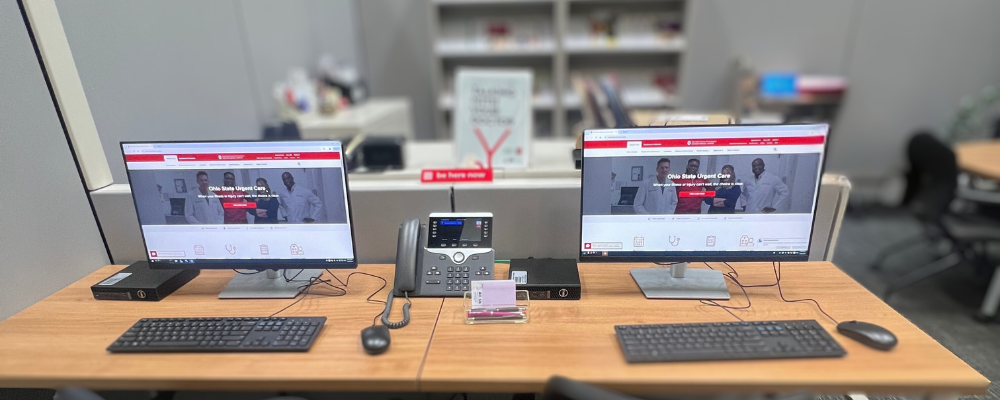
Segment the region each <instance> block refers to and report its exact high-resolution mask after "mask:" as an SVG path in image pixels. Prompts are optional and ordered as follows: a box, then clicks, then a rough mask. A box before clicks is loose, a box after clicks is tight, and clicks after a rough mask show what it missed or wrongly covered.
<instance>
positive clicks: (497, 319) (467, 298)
mask: <svg viewBox="0 0 1000 400" xmlns="http://www.w3.org/2000/svg"><path fill="white" fill-rule="evenodd" d="M514 293H515V300H516V301H515V304H514V306H504V307H494V306H477V307H473V306H472V293H471V292H465V295H464V299H463V303H464V305H465V323H466V324H470V325H471V324H523V323H527V322H528V310H529V307H528V306H529V303H530V301H529V299H528V291H527V290H517V291H515V292H514Z"/></svg>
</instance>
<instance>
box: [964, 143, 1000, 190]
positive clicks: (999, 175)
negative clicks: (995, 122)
mask: <svg viewBox="0 0 1000 400" xmlns="http://www.w3.org/2000/svg"><path fill="white" fill-rule="evenodd" d="M955 157H956V158H957V159H958V167H959V168H961V169H962V170H965V171H967V172H971V173H974V174H976V175H981V176H982V177H984V178H989V179H994V180H1000V162H997V160H1000V140H983V141H976V142H964V143H959V144H956V145H955Z"/></svg>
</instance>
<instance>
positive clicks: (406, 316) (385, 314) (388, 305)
mask: <svg viewBox="0 0 1000 400" xmlns="http://www.w3.org/2000/svg"><path fill="white" fill-rule="evenodd" d="M403 296H406V304H403V319H402V320H401V321H399V322H390V321H389V313H390V312H392V300H393V299H394V298H395V297H396V296H395V295H394V294H393V293H392V292H389V297H388V298H386V299H385V310H384V311H382V325H385V326H386V327H387V328H389V329H399V328H402V327H404V326H406V324H409V323H410V306H411V305H413V303H410V295H409V294H408V293H407V292H403Z"/></svg>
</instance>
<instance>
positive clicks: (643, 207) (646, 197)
mask: <svg viewBox="0 0 1000 400" xmlns="http://www.w3.org/2000/svg"><path fill="white" fill-rule="evenodd" d="M658 183H659V181H657V180H656V177H655V176H654V177H651V178H648V179H646V180H645V181H642V186H639V190H638V191H637V192H636V193H635V201H634V202H633V203H632V208H634V209H635V213H636V214H673V213H674V210H675V209H676V208H677V188H676V187H674V186H655V185H656V184H658ZM664 183H665V184H668V185H670V184H673V182H672V181H671V180H670V179H667V180H666V181H665V182H664Z"/></svg>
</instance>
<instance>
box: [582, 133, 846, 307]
mask: <svg viewBox="0 0 1000 400" xmlns="http://www.w3.org/2000/svg"><path fill="white" fill-rule="evenodd" d="M828 131H829V126H828V125H826V124H809V125H720V126H686V127H685V126H671V127H644V128H626V129H595V130H587V131H585V132H584V134H583V168H582V189H581V191H582V196H581V197H582V203H581V232H580V261H581V262H647V263H658V264H661V265H663V264H668V263H669V265H670V268H669V269H666V268H639V269H633V270H632V271H631V275H632V277H633V279H635V281H636V283H637V284H638V285H639V287H640V288H641V289H642V292H643V294H645V296H646V297H648V298H670V299H710V300H721V299H729V291H728V289H727V287H726V282H725V279H724V277H723V275H722V273H721V272H720V271H714V270H705V269H688V268H686V267H687V263H689V262H713V261H715V262H745V261H806V260H807V259H808V257H809V243H810V238H811V236H812V227H813V219H814V217H815V214H816V213H815V211H816V202H817V197H818V192H819V187H820V186H819V185H820V176H821V175H822V172H823V159H824V151H825V146H826V143H827V133H828ZM609 178H610V179H611V180H612V182H611V185H610V186H609V185H608V179H609ZM619 187H620V188H621V189H620V190H621V193H623V194H624V193H626V191H628V192H629V193H634V196H631V195H630V196H631V199H630V200H631V201H630V204H629V205H628V206H622V205H621V204H622V202H621V201H620V200H619V199H615V198H613V195H614V192H615V191H616V190H615V189H617V188H619Z"/></svg>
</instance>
